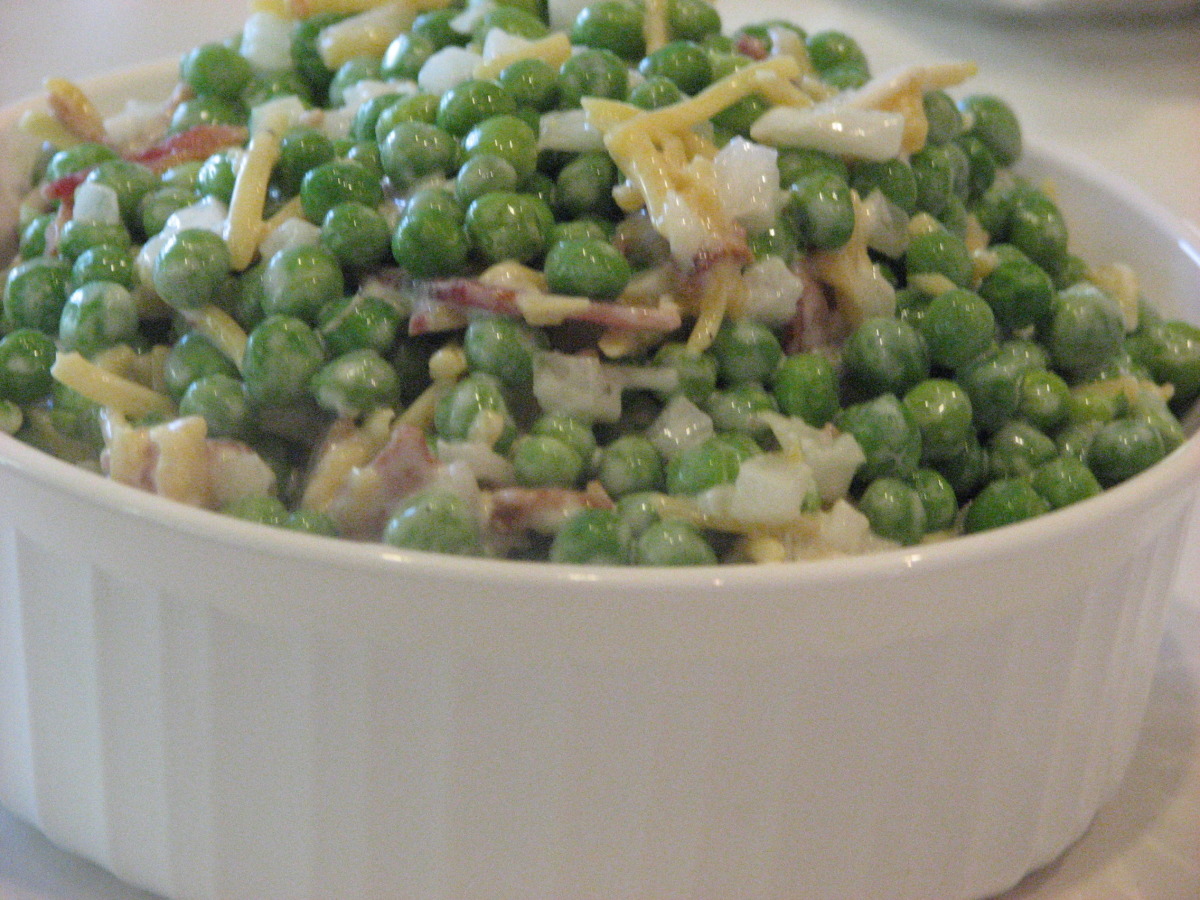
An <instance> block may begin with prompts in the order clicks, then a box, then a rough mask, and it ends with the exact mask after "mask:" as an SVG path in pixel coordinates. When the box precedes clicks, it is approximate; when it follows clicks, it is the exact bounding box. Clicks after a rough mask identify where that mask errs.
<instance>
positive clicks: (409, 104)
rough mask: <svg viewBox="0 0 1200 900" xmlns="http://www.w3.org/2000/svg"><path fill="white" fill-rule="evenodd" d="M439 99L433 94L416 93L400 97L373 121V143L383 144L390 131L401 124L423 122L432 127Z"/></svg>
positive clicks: (435, 118)
mask: <svg viewBox="0 0 1200 900" xmlns="http://www.w3.org/2000/svg"><path fill="white" fill-rule="evenodd" d="M438 100H439V98H438V97H437V96H435V95H433V94H424V93H418V94H413V95H411V96H409V97H402V98H401V99H399V100H397V101H396V102H395V103H392V104H390V105H389V106H388V108H387V109H385V110H383V111H382V112H380V113H379V118H378V119H376V120H375V142H376V143H377V144H381V145H382V144H383V142H384V141H385V140H386V139H387V136H388V135H389V134H390V133H391V131H392V129H393V128H395V127H396V126H397V125H399V124H401V123H403V122H424V123H425V124H426V125H433V124H435V122H436V120H437V111H438Z"/></svg>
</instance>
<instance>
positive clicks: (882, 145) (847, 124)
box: [750, 99, 904, 162]
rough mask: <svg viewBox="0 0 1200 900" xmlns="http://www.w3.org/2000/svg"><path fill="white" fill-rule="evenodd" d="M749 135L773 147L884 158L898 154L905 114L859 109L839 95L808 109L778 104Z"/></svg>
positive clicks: (757, 123)
mask: <svg viewBox="0 0 1200 900" xmlns="http://www.w3.org/2000/svg"><path fill="white" fill-rule="evenodd" d="M750 136H751V137H752V138H754V140H756V141H758V142H759V143H763V144H769V145H771V146H773V147H806V148H809V149H812V150H823V151H825V152H826V153H832V154H835V155H837V156H850V157H854V158H856V159H865V160H874V161H877V162H882V161H883V160H887V159H892V158H894V157H896V156H898V155H899V153H900V150H901V145H902V141H903V138H904V116H903V115H902V114H901V113H897V112H884V111H882V110H877V109H859V108H856V107H853V106H849V105H847V104H846V103H844V102H841V100H840V99H838V100H833V101H827V102H825V103H819V104H817V105H816V106H810V107H808V108H807V109H799V108H797V107H794V106H776V107H773V108H771V109H769V110H767V111H766V112H765V113H763V114H762V115H761V116H760V117H759V118H758V120H757V121H756V122H755V123H754V125H752V126H751V128H750Z"/></svg>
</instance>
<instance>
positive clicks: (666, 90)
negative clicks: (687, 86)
mask: <svg viewBox="0 0 1200 900" xmlns="http://www.w3.org/2000/svg"><path fill="white" fill-rule="evenodd" d="M683 98H684V93H683V91H681V90H680V89H679V88H678V87H677V86H676V84H675V82H673V81H672V80H671V79H670V78H667V77H665V76H663V75H654V76H652V77H650V78H647V79H646V80H645V81H643V82H642V83H641V84H639V85H636V86H635V87H634V88H633V89H632V90H631V91H630V92H629V102H630V103H632V104H633V105H634V106H636V107H637V108H638V109H647V110H649V109H662V108H663V107H664V106H670V105H671V104H672V103H678V102H679V101H680V100H682V99H683Z"/></svg>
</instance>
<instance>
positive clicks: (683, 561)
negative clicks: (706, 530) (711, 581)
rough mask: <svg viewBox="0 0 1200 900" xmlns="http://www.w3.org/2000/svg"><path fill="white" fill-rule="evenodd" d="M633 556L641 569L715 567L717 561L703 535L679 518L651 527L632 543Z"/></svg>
mask: <svg viewBox="0 0 1200 900" xmlns="http://www.w3.org/2000/svg"><path fill="white" fill-rule="evenodd" d="M632 557H633V559H632V561H633V564H634V565H638V566H712V565H716V564H717V562H718V560H717V554H716V552H715V551H714V550H713V548H712V546H711V545H710V544H709V543H708V541H706V540H705V539H704V535H702V534H701V533H700V531H699V530H698V529H697V528H696V527H695V526H694V525H692V524H690V523H689V522H684V521H682V520H680V519H661V520H659V521H656V522H651V523H650V524H648V525H647V526H646V528H645V529H644V530H643V531H642V533H641V534H640V535H638V537H637V539H636V540H635V541H634V543H633V548H632Z"/></svg>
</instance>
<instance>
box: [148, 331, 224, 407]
mask: <svg viewBox="0 0 1200 900" xmlns="http://www.w3.org/2000/svg"><path fill="white" fill-rule="evenodd" d="M237 374H238V370H237V366H235V365H234V364H233V361H232V360H230V359H229V357H227V356H226V355H225V354H224V353H223V352H222V351H221V350H220V349H219V348H218V347H217V345H216V344H214V343H213V342H212V340H210V339H209V338H207V337H205V336H204V335H202V334H200V333H199V332H196V331H188V332H185V333H184V334H183V336H182V337H180V339H179V340H177V341H176V342H175V343H174V344H172V345H171V349H170V350H169V351H167V355H166V359H165V360H164V361H163V382H164V385H165V387H166V390H167V394H168V395H169V396H170V397H171V399H172V400H176V401H178V400H179V399H180V398H182V397H183V395H184V393H186V392H187V389H188V388H189V387H191V385H192V383H193V382H195V381H197V380H199V379H200V378H204V377H206V376H209V375H223V376H226V377H228V378H236V377H237Z"/></svg>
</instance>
